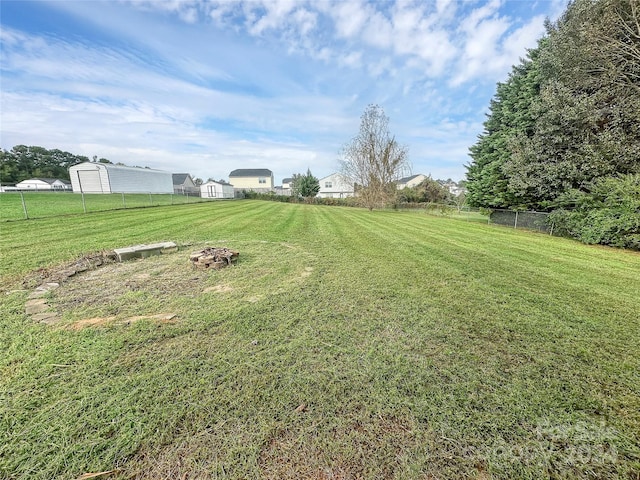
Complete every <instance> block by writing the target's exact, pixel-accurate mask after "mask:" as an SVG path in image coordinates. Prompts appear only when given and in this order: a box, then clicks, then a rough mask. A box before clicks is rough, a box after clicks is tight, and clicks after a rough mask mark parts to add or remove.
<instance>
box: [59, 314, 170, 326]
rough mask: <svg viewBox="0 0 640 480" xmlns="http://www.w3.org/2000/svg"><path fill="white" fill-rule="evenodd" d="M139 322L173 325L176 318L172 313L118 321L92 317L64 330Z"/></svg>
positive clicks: (71, 324) (76, 322)
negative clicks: (147, 321) (146, 321)
mask: <svg viewBox="0 0 640 480" xmlns="http://www.w3.org/2000/svg"><path fill="white" fill-rule="evenodd" d="M140 320H152V321H155V322H157V323H174V322H175V321H176V320H177V317H176V315H175V314H173V313H160V314H157V315H136V316H134V317H129V318H125V319H124V320H118V319H117V317H94V318H84V319H82V320H76V321H75V322H72V323H70V324H68V325H66V328H68V329H69V330H82V329H83V328H86V327H98V326H102V325H108V324H112V323H115V324H119V325H128V324H130V323H134V322H138V321H140Z"/></svg>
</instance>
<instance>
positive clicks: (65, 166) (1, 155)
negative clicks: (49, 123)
mask: <svg viewBox="0 0 640 480" xmlns="http://www.w3.org/2000/svg"><path fill="white" fill-rule="evenodd" d="M102 160H104V159H102ZM88 161H89V158H88V157H85V156H82V155H75V154H73V153H69V152H63V151H62V150H58V149H53V150H47V149H46V148H43V147H37V146H26V145H16V146H15V147H13V148H12V149H11V150H5V149H0V182H2V184H15V183H18V182H21V181H23V180H27V179H29V178H59V179H61V180H69V167H71V166H73V165H75V164H77V163H81V162H88Z"/></svg>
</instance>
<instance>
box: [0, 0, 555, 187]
mask: <svg viewBox="0 0 640 480" xmlns="http://www.w3.org/2000/svg"><path fill="white" fill-rule="evenodd" d="M565 7H566V0H545V1H533V0H532V1H527V0H519V1H514V0H511V1H510V0H488V1H486V0H478V1H473V0H467V1H456V0H426V1H404V0H402V1H375V2H367V1H359V0H345V1H337V2H335V1H329V0H322V1H314V2H306V1H301V0H297V1H285V0H278V1H258V0H254V1H249V2H244V1H238V2H236V1H226V0H225V1H206V0H193V1H192V0H183V1H180V0H166V1H164V0H154V1H144V0H136V1H109V2H100V1H79V2H71V1H64V0H57V1H50V2H36V1H6V0H3V1H2V2H1V3H0V9H1V11H0V19H1V26H2V29H1V31H0V41H1V45H2V46H1V54H2V56H1V72H0V73H1V78H0V80H1V84H0V87H1V98H0V100H1V105H0V106H1V117H0V121H1V124H0V127H1V128H0V132H1V136H0V146H1V147H2V148H4V149H10V148H11V147H13V146H14V145H18V144H25V145H39V146H42V147H45V148H50V149H51V148H59V149H61V150H66V151H69V152H72V153H76V154H81V155H86V156H88V157H90V158H91V157H93V156H94V155H97V156H98V157H105V158H108V159H110V160H112V161H114V162H124V163H125V164H128V165H140V166H148V167H150V168H158V169H162V170H169V171H172V172H189V173H192V174H193V175H194V176H198V177H201V178H203V179H205V180H206V179H207V178H209V177H213V178H216V179H219V178H225V179H226V178H228V175H229V172H231V171H232V170H234V169H236V168H269V169H270V170H272V171H273V172H274V175H275V180H276V184H280V183H281V181H282V178H284V177H289V176H291V175H292V174H293V173H303V172H305V171H306V170H307V168H310V169H311V172H312V173H313V174H314V175H315V176H317V177H319V178H321V177H323V176H326V175H329V174H331V173H333V172H335V171H337V170H338V168H339V167H338V160H339V156H340V150H341V148H342V146H343V145H344V144H345V143H347V142H348V141H349V140H350V139H351V138H353V137H354V136H355V135H356V134H357V133H358V129H359V125H360V115H361V114H362V112H363V111H364V110H365V108H366V107H367V105H369V104H378V105H380V106H381V107H382V108H383V109H384V111H385V113H386V114H387V116H388V117H389V119H390V123H389V126H390V130H391V132H392V134H394V135H395V136H396V139H397V140H398V141H399V142H400V143H402V144H404V145H406V146H407V148H408V151H409V160H410V162H411V165H412V170H413V173H424V174H431V175H432V176H433V177H434V178H442V179H446V178H449V177H450V178H453V179H454V180H460V179H463V178H464V175H465V168H464V164H465V163H467V162H469V161H470V158H469V157H468V148H469V146H471V145H472V144H473V143H474V142H475V140H476V137H477V135H478V134H480V133H481V132H482V122H483V121H484V118H485V114H486V112H487V109H488V105H489V100H490V99H491V97H492V96H493V94H494V93H495V85H496V82H499V81H504V80H505V79H506V78H507V75H508V73H509V71H510V70H511V66H512V65H513V64H516V63H518V61H519V58H521V57H523V56H524V55H525V54H526V49H527V48H531V47H534V46H535V45H536V42H537V39H538V38H540V36H541V35H542V34H543V33H544V27H543V23H544V19H545V18H546V17H548V18H550V19H552V20H555V19H556V18H557V17H558V15H559V14H560V13H562V11H563V10H564V8H565Z"/></svg>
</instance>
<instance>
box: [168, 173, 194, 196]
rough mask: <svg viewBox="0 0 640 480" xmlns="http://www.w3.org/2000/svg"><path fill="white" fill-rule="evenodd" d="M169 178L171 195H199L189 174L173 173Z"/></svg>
mask: <svg viewBox="0 0 640 480" xmlns="http://www.w3.org/2000/svg"><path fill="white" fill-rule="evenodd" d="M171 177H172V180H173V193H177V194H179V195H198V194H199V193H200V189H199V188H198V186H197V185H196V182H194V181H193V178H192V177H191V175H190V174H188V173H173V174H171Z"/></svg>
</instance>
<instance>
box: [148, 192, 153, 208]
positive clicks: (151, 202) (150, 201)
mask: <svg viewBox="0 0 640 480" xmlns="http://www.w3.org/2000/svg"><path fill="white" fill-rule="evenodd" d="M149 205H153V200H151V192H149Z"/></svg>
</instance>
